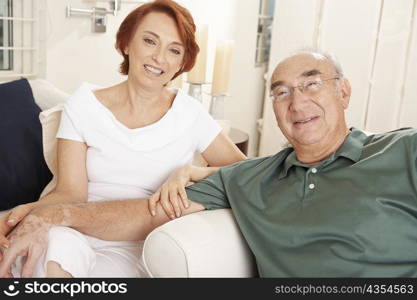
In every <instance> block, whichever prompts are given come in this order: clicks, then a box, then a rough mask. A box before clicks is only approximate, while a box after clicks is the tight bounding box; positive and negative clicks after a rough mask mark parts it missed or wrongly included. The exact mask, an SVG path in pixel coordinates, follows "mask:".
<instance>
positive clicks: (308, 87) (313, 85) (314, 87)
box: [304, 81, 320, 90]
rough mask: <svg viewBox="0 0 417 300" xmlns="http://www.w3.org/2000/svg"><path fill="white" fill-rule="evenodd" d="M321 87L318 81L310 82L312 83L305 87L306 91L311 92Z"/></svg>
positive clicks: (306, 84)
mask: <svg viewBox="0 0 417 300" xmlns="http://www.w3.org/2000/svg"><path fill="white" fill-rule="evenodd" d="M319 85H320V83H319V82H318V81H310V82H306V83H305V85H304V86H305V88H306V89H308V90H309V89H316V88H318V87H319Z"/></svg>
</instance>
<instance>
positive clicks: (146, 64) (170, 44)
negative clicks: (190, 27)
mask: <svg viewBox="0 0 417 300" xmlns="http://www.w3.org/2000/svg"><path fill="white" fill-rule="evenodd" d="M184 50H185V48H184V45H183V43H182V42H181V38H180V35H179V33H178V29H177V25H176V23H175V21H174V20H173V19H172V18H171V17H170V16H168V15H167V14H165V13H160V12H151V13H149V14H147V15H146V16H145V17H144V18H143V20H142V21H141V23H140V24H139V26H138V28H137V30H136V32H135V34H134V36H133V38H132V40H131V41H130V44H129V46H128V47H127V48H126V49H125V53H126V54H127V55H129V73H128V76H129V77H134V78H135V79H136V80H137V81H138V82H140V83H141V84H143V85H145V86H148V87H151V86H154V87H160V86H162V85H164V84H166V83H167V82H169V81H170V80H171V79H172V77H173V76H174V75H175V73H177V72H178V71H179V70H180V68H181V66H182V63H183V58H184Z"/></svg>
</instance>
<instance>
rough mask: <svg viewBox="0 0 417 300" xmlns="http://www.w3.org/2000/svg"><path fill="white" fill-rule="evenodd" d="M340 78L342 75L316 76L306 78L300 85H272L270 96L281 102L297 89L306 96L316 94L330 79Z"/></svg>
mask: <svg viewBox="0 0 417 300" xmlns="http://www.w3.org/2000/svg"><path fill="white" fill-rule="evenodd" d="M335 79H336V80H338V79H340V77H332V78H329V79H321V78H315V79H311V80H306V81H304V82H303V83H301V84H300V85H297V86H286V85H277V86H274V84H272V85H271V93H270V97H271V99H272V101H273V102H281V101H285V100H288V99H290V98H291V97H292V96H293V95H294V92H295V89H298V90H299V91H300V92H301V93H302V94H304V95H306V96H310V97H311V96H314V95H316V94H317V93H318V92H320V90H322V88H323V84H324V83H325V82H326V81H329V80H335Z"/></svg>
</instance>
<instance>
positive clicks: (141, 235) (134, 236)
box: [34, 199, 204, 241]
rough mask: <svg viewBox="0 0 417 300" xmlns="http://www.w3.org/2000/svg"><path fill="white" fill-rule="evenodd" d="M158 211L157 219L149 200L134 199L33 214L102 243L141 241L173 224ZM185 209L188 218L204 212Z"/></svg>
mask: <svg viewBox="0 0 417 300" xmlns="http://www.w3.org/2000/svg"><path fill="white" fill-rule="evenodd" d="M156 209H157V215H156V216H155V217H153V216H151V214H150V213H149V210H148V202H147V199H131V200H122V201H117V200H116V201H102V202H89V203H77V204H59V205H53V206H45V207H41V208H40V209H39V211H37V210H35V211H34V213H35V214H37V215H39V216H40V217H42V219H44V220H45V221H48V222H49V223H50V224H51V225H56V226H68V227H71V228H74V229H76V230H78V231H80V232H82V233H84V234H87V235H90V236H94V237H96V238H100V239H103V240H113V241H138V240H144V239H145V238H146V236H147V235H148V234H149V233H150V232H151V231H152V230H153V229H155V228H156V227H158V226H160V225H162V224H164V223H166V222H168V221H170V218H169V217H168V216H167V215H166V214H165V212H164V211H163V209H162V207H161V205H157V207H156ZM182 209H183V211H184V214H185V215H187V214H190V213H193V212H198V211H202V210H204V206H202V205H201V204H198V203H196V202H192V203H191V205H190V206H189V207H188V208H184V207H182Z"/></svg>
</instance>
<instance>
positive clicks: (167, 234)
mask: <svg viewBox="0 0 417 300" xmlns="http://www.w3.org/2000/svg"><path fill="white" fill-rule="evenodd" d="M143 261H144V265H145V268H146V270H147V272H148V275H149V276H150V277H254V276H255V275H256V274H257V273H256V268H255V262H254V258H253V256H252V253H251V252H250V250H249V248H248V246H247V244H246V242H245V240H244V239H243V237H242V234H241V232H240V230H239V228H238V226H237V224H236V222H235V219H234V217H233V215H232V212H231V210H230V209H219V210H214V211H202V212H199V213H195V214H191V215H188V216H184V217H181V218H178V219H176V220H173V221H171V222H168V223H166V224H164V225H162V226H160V227H158V228H156V229H155V230H153V231H152V232H151V233H150V234H149V235H148V237H147V238H146V240H145V244H144V249H143Z"/></svg>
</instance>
